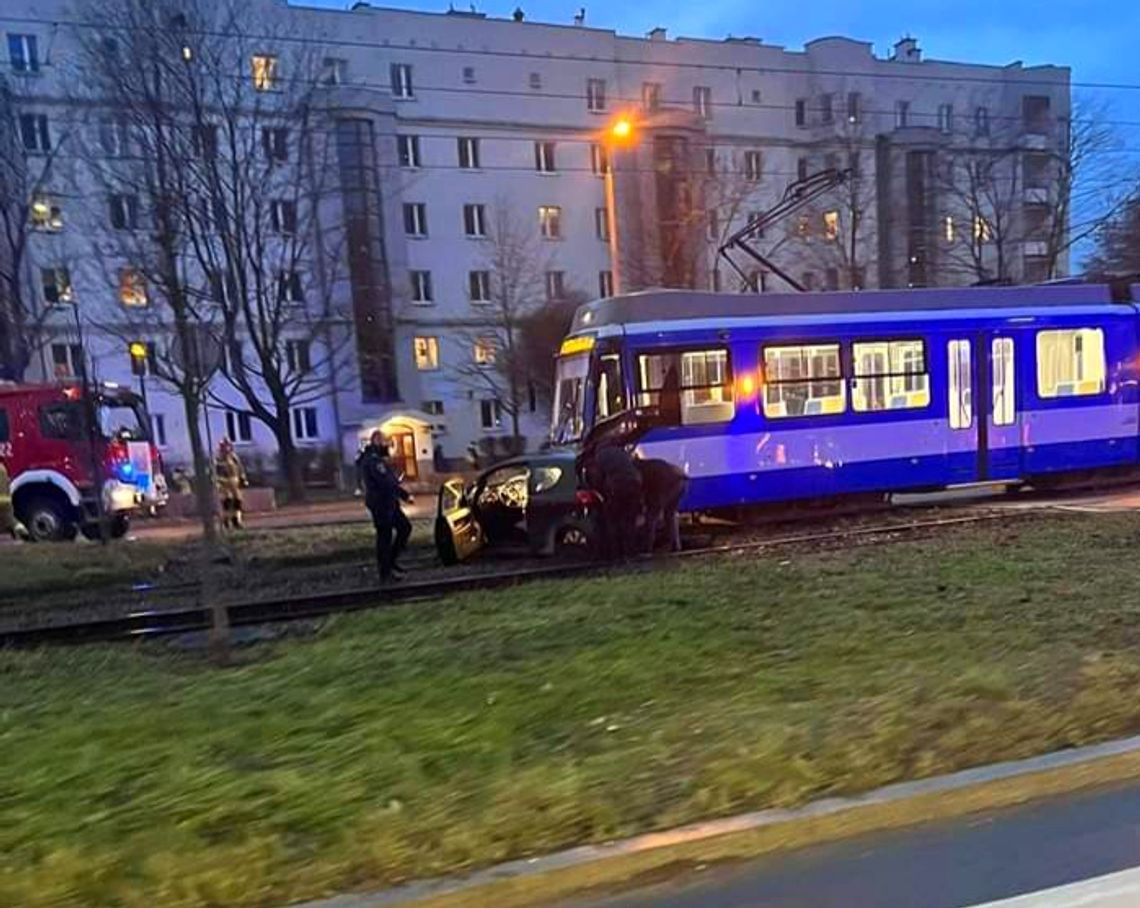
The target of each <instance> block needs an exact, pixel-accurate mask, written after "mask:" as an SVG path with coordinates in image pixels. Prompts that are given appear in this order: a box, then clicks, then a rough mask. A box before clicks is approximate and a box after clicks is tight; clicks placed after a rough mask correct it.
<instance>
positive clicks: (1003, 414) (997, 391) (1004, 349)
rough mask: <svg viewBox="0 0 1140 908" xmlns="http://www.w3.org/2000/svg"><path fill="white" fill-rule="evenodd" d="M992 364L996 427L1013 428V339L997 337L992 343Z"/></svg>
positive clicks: (1014, 399) (1014, 398) (993, 410)
mask: <svg viewBox="0 0 1140 908" xmlns="http://www.w3.org/2000/svg"><path fill="white" fill-rule="evenodd" d="M990 363H991V367H990V368H991V372H992V373H993V385H994V386H993V409H992V411H991V412H992V413H993V414H994V425H995V426H1012V425H1013V422H1014V408H1015V406H1016V404H1015V401H1016V397H1015V395H1014V372H1015V364H1014V359H1013V338H1012V337H995V338H994V339H993V341H992V342H991V343H990Z"/></svg>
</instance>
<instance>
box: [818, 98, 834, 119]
mask: <svg viewBox="0 0 1140 908" xmlns="http://www.w3.org/2000/svg"><path fill="white" fill-rule="evenodd" d="M834 121H835V111H834V109H833V108H832V96H831V95H829V94H827V95H820V96H819V122H821V123H833V122H834Z"/></svg>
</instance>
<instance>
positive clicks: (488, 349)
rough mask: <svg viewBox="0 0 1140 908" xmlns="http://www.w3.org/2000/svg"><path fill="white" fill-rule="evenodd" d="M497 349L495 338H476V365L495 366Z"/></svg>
mask: <svg viewBox="0 0 1140 908" xmlns="http://www.w3.org/2000/svg"><path fill="white" fill-rule="evenodd" d="M495 347H496V343H495V338H493V337H479V338H476V339H475V346H474V350H473V351H472V352H473V355H474V357H475V365H477V366H493V365H494V364H495Z"/></svg>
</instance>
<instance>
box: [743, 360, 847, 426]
mask: <svg viewBox="0 0 1140 908" xmlns="http://www.w3.org/2000/svg"><path fill="white" fill-rule="evenodd" d="M763 363H764V381H763V387H764V416H766V417H767V418H768V419H782V418H784V417H787V416H823V415H826V414H830V413H842V412H844V411H845V410H846V409H847V396H846V394H845V391H844V387H843V378H842V375H841V373H840V369H839V344H810V345H803V346H791V347H765V348H764V355H763Z"/></svg>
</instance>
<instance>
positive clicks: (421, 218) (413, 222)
mask: <svg viewBox="0 0 1140 908" xmlns="http://www.w3.org/2000/svg"><path fill="white" fill-rule="evenodd" d="M404 233H405V234H407V235H408V236H414V237H421V238H422V237H425V236H427V235H428V228H427V205H425V204H424V203H423V202H405V203H404Z"/></svg>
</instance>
